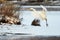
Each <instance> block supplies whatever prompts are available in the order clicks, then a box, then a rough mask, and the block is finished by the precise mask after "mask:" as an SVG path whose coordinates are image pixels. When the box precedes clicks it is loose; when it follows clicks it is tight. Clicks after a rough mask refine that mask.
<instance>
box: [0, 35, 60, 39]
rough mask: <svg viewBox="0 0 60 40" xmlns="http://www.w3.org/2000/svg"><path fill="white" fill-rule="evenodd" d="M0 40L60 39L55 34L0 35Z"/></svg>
mask: <svg viewBox="0 0 60 40" xmlns="http://www.w3.org/2000/svg"><path fill="white" fill-rule="evenodd" d="M0 40H60V37H57V36H20V35H18V36H17V35H16V36H0Z"/></svg>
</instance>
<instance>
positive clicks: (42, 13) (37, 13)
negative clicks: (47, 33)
mask: <svg viewBox="0 0 60 40" xmlns="http://www.w3.org/2000/svg"><path fill="white" fill-rule="evenodd" d="M41 7H42V10H41V11H36V10H35V9H34V8H30V10H33V13H32V14H33V16H34V17H35V19H42V20H45V21H46V26H48V23H47V16H46V12H47V9H46V8H45V7H44V6H42V5H41ZM39 22H40V21H39ZM33 23H34V24H35V23H36V22H35V20H34V21H33V22H32V24H33ZM34 24H33V25H34ZM38 26H39V25H38Z"/></svg>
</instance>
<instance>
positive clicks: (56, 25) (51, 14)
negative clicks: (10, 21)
mask: <svg viewBox="0 0 60 40" xmlns="http://www.w3.org/2000/svg"><path fill="white" fill-rule="evenodd" d="M20 17H21V18H23V20H22V25H0V32H9V33H28V34H31V35H43V36H51V35H53V36H55V35H56V36H59V35H60V32H59V31H60V12H59V11H48V12H47V19H48V27H46V25H45V21H41V26H31V22H32V21H33V20H34V18H33V16H32V11H21V16H20ZM23 24H25V25H23ZM1 27H2V28H1Z"/></svg>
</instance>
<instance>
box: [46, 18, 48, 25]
mask: <svg viewBox="0 0 60 40" xmlns="http://www.w3.org/2000/svg"><path fill="white" fill-rule="evenodd" d="M45 20H46V26H48V23H47V18H45Z"/></svg>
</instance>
